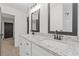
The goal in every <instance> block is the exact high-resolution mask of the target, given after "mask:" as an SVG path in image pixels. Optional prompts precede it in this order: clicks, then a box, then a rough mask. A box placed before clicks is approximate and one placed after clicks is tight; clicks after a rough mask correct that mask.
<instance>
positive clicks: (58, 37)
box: [54, 30, 63, 40]
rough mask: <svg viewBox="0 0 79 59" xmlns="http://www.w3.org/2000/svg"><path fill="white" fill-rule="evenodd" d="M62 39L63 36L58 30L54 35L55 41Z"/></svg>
mask: <svg viewBox="0 0 79 59" xmlns="http://www.w3.org/2000/svg"><path fill="white" fill-rule="evenodd" d="M62 37H63V36H62V35H61V34H59V32H58V31H57V30H56V31H55V34H54V39H57V40H61V39H62Z"/></svg>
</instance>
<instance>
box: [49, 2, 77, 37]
mask: <svg viewBox="0 0 79 59" xmlns="http://www.w3.org/2000/svg"><path fill="white" fill-rule="evenodd" d="M77 13H78V4H77V3H49V4H48V33H55V32H56V31H58V33H59V34H64V35H73V36H77V24H78V23H77V19H78V14H77Z"/></svg>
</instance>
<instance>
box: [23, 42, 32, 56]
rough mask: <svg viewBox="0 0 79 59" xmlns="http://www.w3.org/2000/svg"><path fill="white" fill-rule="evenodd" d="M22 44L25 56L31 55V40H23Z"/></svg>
mask: <svg viewBox="0 0 79 59" xmlns="http://www.w3.org/2000/svg"><path fill="white" fill-rule="evenodd" d="M24 46H25V54H26V55H27V56H31V42H29V41H27V40H25V44H24Z"/></svg>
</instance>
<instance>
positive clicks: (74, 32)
mask: <svg viewBox="0 0 79 59" xmlns="http://www.w3.org/2000/svg"><path fill="white" fill-rule="evenodd" d="M72 5H73V7H72V8H73V11H72V12H73V15H72V20H73V21H72V32H58V33H59V34H63V35H72V36H77V30H78V28H77V26H78V4H77V3H73V4H72ZM48 33H51V34H54V33H55V31H50V3H48Z"/></svg>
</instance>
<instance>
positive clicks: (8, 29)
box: [4, 22, 13, 38]
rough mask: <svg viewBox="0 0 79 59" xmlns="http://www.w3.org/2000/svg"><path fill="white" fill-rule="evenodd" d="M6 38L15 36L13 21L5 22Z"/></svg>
mask: <svg viewBox="0 0 79 59" xmlns="http://www.w3.org/2000/svg"><path fill="white" fill-rule="evenodd" d="M4 38H13V23H7V22H5V23H4Z"/></svg>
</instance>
